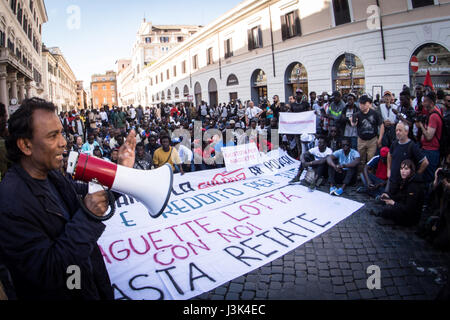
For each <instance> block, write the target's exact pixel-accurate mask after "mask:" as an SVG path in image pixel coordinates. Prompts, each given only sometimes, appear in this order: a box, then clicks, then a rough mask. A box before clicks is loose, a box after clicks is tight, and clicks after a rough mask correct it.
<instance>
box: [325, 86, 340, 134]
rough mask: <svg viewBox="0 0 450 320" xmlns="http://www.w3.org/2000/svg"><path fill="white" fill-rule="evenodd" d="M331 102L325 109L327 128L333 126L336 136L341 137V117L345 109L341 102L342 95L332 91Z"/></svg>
mask: <svg viewBox="0 0 450 320" xmlns="http://www.w3.org/2000/svg"><path fill="white" fill-rule="evenodd" d="M331 99H332V102H331V103H330V104H329V106H328V109H327V115H326V117H327V119H328V121H329V122H328V125H329V126H335V127H336V128H337V130H338V135H339V136H342V131H343V130H342V129H343V128H342V125H341V115H342V111H343V110H344V108H345V102H344V101H342V95H341V93H340V92H339V91H334V92H333V95H332V96H331Z"/></svg>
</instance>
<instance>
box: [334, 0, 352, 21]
mask: <svg viewBox="0 0 450 320" xmlns="http://www.w3.org/2000/svg"><path fill="white" fill-rule="evenodd" d="M333 12H334V21H335V25H336V26H339V25H341V24H345V23H349V22H351V18H350V7H349V5H348V0H333Z"/></svg>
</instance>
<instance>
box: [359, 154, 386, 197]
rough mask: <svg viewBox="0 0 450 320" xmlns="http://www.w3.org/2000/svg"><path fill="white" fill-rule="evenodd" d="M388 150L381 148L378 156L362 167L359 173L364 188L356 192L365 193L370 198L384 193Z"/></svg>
mask: <svg viewBox="0 0 450 320" xmlns="http://www.w3.org/2000/svg"><path fill="white" fill-rule="evenodd" d="M388 154H389V148H388V147H383V148H381V150H380V154H379V155H377V156H375V157H373V158H372V159H371V160H370V161H369V162H368V163H367V165H366V166H365V167H364V171H363V172H362V173H361V181H362V183H363V184H364V187H362V188H360V189H358V192H366V193H367V194H368V195H370V196H372V197H377V196H381V194H383V192H385V187H386V185H387V180H388V177H387V156H388Z"/></svg>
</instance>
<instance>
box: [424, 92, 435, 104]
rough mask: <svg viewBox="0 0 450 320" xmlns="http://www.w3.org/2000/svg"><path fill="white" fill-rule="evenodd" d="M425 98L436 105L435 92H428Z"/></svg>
mask: <svg viewBox="0 0 450 320" xmlns="http://www.w3.org/2000/svg"><path fill="white" fill-rule="evenodd" d="M425 97H427V98H428V99H430V100H431V101H433V104H436V94H435V93H434V92H433V91H431V92H428V93H427V94H426V95H425Z"/></svg>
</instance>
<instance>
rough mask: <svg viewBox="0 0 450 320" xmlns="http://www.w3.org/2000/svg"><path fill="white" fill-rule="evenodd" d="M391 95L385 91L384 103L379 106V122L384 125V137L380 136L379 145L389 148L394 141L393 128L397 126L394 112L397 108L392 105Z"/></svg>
mask: <svg viewBox="0 0 450 320" xmlns="http://www.w3.org/2000/svg"><path fill="white" fill-rule="evenodd" d="M392 100H393V98H392V93H391V92H390V91H386V92H385V93H384V103H382V104H380V112H381V120H382V121H383V124H384V135H383V136H382V140H381V145H382V146H385V147H387V146H391V145H392V143H393V142H394V140H395V126H396V124H397V116H396V112H394V110H395V111H396V110H397V106H396V105H395V104H393V103H392Z"/></svg>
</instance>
